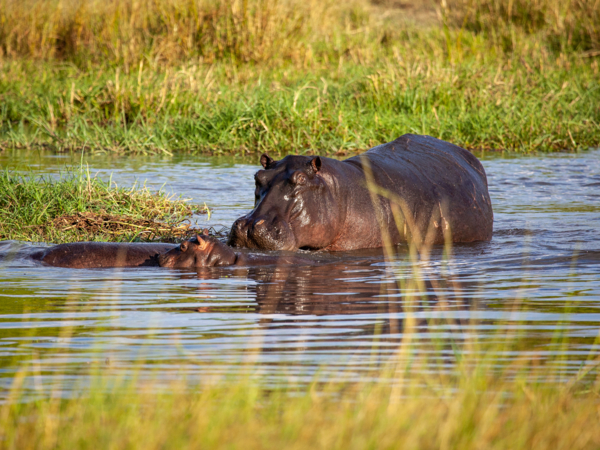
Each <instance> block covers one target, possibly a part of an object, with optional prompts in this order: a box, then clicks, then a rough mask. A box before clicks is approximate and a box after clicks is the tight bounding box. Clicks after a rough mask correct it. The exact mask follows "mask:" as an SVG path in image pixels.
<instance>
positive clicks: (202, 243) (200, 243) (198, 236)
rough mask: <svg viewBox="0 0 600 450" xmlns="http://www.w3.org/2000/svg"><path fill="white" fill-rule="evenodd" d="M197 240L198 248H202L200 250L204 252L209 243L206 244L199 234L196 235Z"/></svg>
mask: <svg viewBox="0 0 600 450" xmlns="http://www.w3.org/2000/svg"><path fill="white" fill-rule="evenodd" d="M196 239H198V248H200V250H204V249H205V248H206V246H207V245H208V242H206V240H204V239H203V238H202V236H200V235H199V234H197V235H196Z"/></svg>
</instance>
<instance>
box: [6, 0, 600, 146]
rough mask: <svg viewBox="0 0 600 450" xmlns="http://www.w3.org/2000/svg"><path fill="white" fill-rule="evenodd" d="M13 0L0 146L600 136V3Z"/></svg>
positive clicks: (561, 142)
mask: <svg viewBox="0 0 600 450" xmlns="http://www.w3.org/2000/svg"><path fill="white" fill-rule="evenodd" d="M411 5H412V4H411V3H409V2H407V3H406V4H405V3H403V2H398V1H392V0H379V1H377V2H374V3H369V2H367V1H366V0H364V1H363V0H353V1H350V2H341V3H340V2H334V1H333V0H323V1H318V2H317V1H314V0H313V1H306V2H300V1H296V0H279V1H278V0H236V1H233V2H225V1H208V0H168V1H151V2H138V1H136V0H112V1H107V2H105V1H100V0H90V1H87V2H76V1H74V0H48V1H39V0H0V98H1V99H2V107H1V108H0V148H4V149H7V148H32V147H39V146H44V147H48V148H50V149H53V150H57V151H73V150H78V151H79V150H81V149H85V150H86V151H93V152H113V151H114V152H130V153H160V152H169V153H171V152H176V151H186V152H203V153H210V154H248V153H260V152H264V151H269V152H271V153H278V154H286V153H300V154H307V153H308V154H310V153H319V154H329V155H331V154H347V153H353V152H357V151H362V150H365V149H368V148H370V147H372V146H374V145H377V144H380V143H383V142H388V141H390V140H393V139H395V138H396V137H398V136H400V135H402V134H404V133H409V132H410V133H418V134H429V135H432V136H435V137H438V138H441V139H444V140H448V141H451V142H453V143H456V144H458V145H461V146H463V147H466V148H469V149H471V150H475V149H478V150H479V149H482V150H511V151H520V152H531V151H555V150H559V151H561V150H562V151H564V150H576V149H586V148H589V147H594V146H599V145H600V86H599V83H598V79H599V78H600V69H599V64H600V12H599V11H598V9H599V8H597V4H596V2H595V1H594V0H574V1H572V2H568V3H564V2H560V1H558V0H535V1H525V0H479V1H475V2H472V1H467V0H447V1H442V2H441V3H433V2H432V3H430V4H429V3H427V2H425V5H426V7H427V8H429V9H427V8H426V11H425V13H426V14H420V13H419V11H420V10H419V8H418V7H416V6H414V5H412V6H411Z"/></svg>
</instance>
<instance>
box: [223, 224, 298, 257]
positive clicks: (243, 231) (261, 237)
mask: <svg viewBox="0 0 600 450" xmlns="http://www.w3.org/2000/svg"><path fill="white" fill-rule="evenodd" d="M295 243H296V239H295V238H294V233H293V232H292V229H291V228H290V226H289V224H288V223H287V222H286V221H284V220H281V219H279V218H278V217H277V216H275V217H268V216H259V217H252V216H250V217H241V218H239V219H238V220H236V221H235V222H234V223H233V225H232V227H231V234H230V236H229V245H231V246H234V247H247V248H260V249H265V250H296V246H295Z"/></svg>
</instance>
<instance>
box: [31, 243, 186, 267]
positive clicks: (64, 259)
mask: <svg viewBox="0 0 600 450" xmlns="http://www.w3.org/2000/svg"><path fill="white" fill-rule="evenodd" d="M173 247H176V244H155V243H148V244H144V243H133V244H132V243H111V242H74V243H70V244H59V245H55V246H53V247H48V248H47V249H43V250H40V251H38V252H36V253H34V254H32V255H31V258H32V259H34V260H37V261H40V262H42V263H43V264H46V265H49V266H55V267H69V268H73V269H92V268H101V267H140V266H158V255H159V254H162V253H166V252H167V251H169V250H171V249H172V248H173Z"/></svg>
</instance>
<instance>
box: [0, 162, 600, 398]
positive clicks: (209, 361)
mask: <svg viewBox="0 0 600 450" xmlns="http://www.w3.org/2000/svg"><path fill="white" fill-rule="evenodd" d="M79 162H80V158H79V157H72V156H68V155H49V154H44V153H35V152H34V153H24V152H14V153H12V154H11V153H6V152H5V153H4V154H0V164H1V165H2V166H3V167H9V168H11V169H14V170H24V169H27V168H30V169H32V170H34V171H36V172H39V173H41V174H56V173H58V172H59V171H60V170H61V168H64V167H65V165H73V164H75V165H79ZM85 162H86V163H87V164H88V165H89V167H90V171H91V172H92V173H96V172H98V173H99V175H100V176H102V177H103V178H108V177H109V176H110V174H112V179H113V180H114V181H116V182H117V183H118V184H119V185H121V186H129V185H131V184H132V183H133V182H134V181H136V180H137V181H138V182H144V180H146V185H147V186H149V187H151V188H153V189H158V188H160V187H161V186H163V185H164V186H165V189H167V190H169V191H172V192H174V193H177V194H182V195H183V196H184V197H185V198H191V199H193V201H194V202H196V203H200V204H202V203H204V202H206V203H207V204H208V205H209V206H210V207H211V209H212V210H213V213H212V215H211V218H210V221H207V220H206V219H207V218H206V216H197V217H195V220H196V221H197V222H198V224H199V225H201V226H216V227H219V226H221V225H223V226H229V225H230V224H231V223H232V222H233V220H234V219H236V218H237V217H239V216H240V215H242V214H244V213H245V212H247V211H248V210H249V209H251V207H252V204H253V177H252V175H253V173H254V172H255V171H256V170H257V166H256V165H253V164H252V163H251V161H248V160H241V159H240V160H236V159H231V158H230V159H216V158H213V159H210V158H206V157H195V156H188V155H180V156H175V157H150V156H147V157H115V156H90V157H86V158H85ZM483 163H484V166H485V168H486V171H487V174H488V180H489V185H490V193H491V197H492V202H493V206H494V213H495V223H494V237H493V240H492V241H491V242H488V243H476V244H469V245H458V246H455V247H454V248H453V250H452V256H451V258H450V259H447V258H445V256H444V250H443V248H436V249H434V250H433V251H432V253H431V255H430V256H429V258H426V259H421V260H420V261H419V262H418V263H417V264H416V266H415V265H413V263H412V262H411V258H410V255H409V254H408V250H407V248H406V247H403V246H400V247H398V248H397V254H396V255H394V256H393V257H391V258H387V259H386V258H384V257H383V255H382V253H381V251H380V250H369V251H360V252H352V253H344V254H321V255H317V256H316V258H318V259H319V260H320V262H321V263H320V265H319V266H317V267H277V268H276V267H261V268H245V269H244V268H222V269H207V270H204V271H201V272H198V273H197V272H192V271H174V270H165V269H160V268H139V269H137V268H131V269H119V270H114V269H98V270H73V269H61V268H48V267H39V266H34V265H32V264H30V263H28V262H26V261H20V262H18V261H17V262H12V263H10V264H6V263H4V264H3V265H2V266H0V394H1V392H2V391H1V388H2V387H5V388H6V387H7V386H9V385H10V380H11V377H13V376H14V374H15V373H16V371H18V370H19V368H21V367H23V366H29V367H31V368H32V370H33V371H34V372H35V373H37V376H35V377H31V378H28V379H27V380H26V386H27V388H28V389H30V390H31V392H32V393H35V392H41V391H43V390H48V389H57V388H60V389H62V390H65V389H66V390H68V389H70V388H72V387H73V386H75V385H78V384H79V385H81V384H85V383H86V382H87V380H88V377H89V376H90V373H91V372H92V371H93V370H92V368H104V367H110V368H111V370H112V372H111V373H116V374H120V375H130V374H133V373H134V372H135V374H136V376H138V377H142V378H143V377H150V378H152V377H154V378H156V377H158V378H161V379H165V380H168V379H171V378H180V377H183V376H185V377H186V378H187V379H190V380H193V379H202V378H206V377H211V376H214V375H219V374H232V373H241V372H243V371H244V370H246V369H245V367H247V366H243V365H240V363H241V362H252V363H253V368H254V370H258V371H259V372H260V374H261V379H263V380H264V381H265V382H267V383H268V382H271V381H276V380H278V379H281V378H290V377H292V378H293V379H295V380H298V381H300V382H303V381H310V380H311V379H312V377H313V376H314V374H315V373H316V372H317V371H319V374H320V375H319V376H321V377H326V378H329V379H341V378H343V379H353V378H360V377H362V376H366V375H367V374H369V373H370V370H371V369H372V368H373V367H376V366H378V365H380V364H381V363H382V362H384V361H386V360H388V359H389V358H390V357H391V356H393V355H395V354H397V352H398V350H399V347H400V345H401V342H402V340H403V339H406V338H407V337H408V334H410V337H411V339H412V342H413V344H414V352H415V353H417V354H418V353H423V354H425V353H427V352H431V349H432V344H431V342H432V340H435V339H442V341H443V342H447V346H445V347H443V348H442V350H441V351H442V354H443V355H445V357H444V358H442V360H440V361H439V363H438V365H437V366H436V365H435V364H434V365H433V366H431V367H430V368H429V370H438V371H448V370H451V368H452V361H453V360H454V357H455V355H454V350H453V347H452V346H451V345H450V344H451V343H452V342H454V343H455V344H457V343H458V344H460V342H462V341H464V340H466V339H471V338H477V339H478V340H479V341H481V342H496V341H501V340H502V339H505V338H506V333H509V334H510V333H518V334H521V335H522V339H521V341H520V345H519V346H517V347H515V348H511V349H510V351H506V352H504V353H502V354H499V355H498V357H497V358H495V362H494V364H497V365H500V364H502V363H507V364H508V363H510V362H511V361H513V360H514V359H515V358H519V357H521V358H523V357H524V358H537V359H539V360H540V361H543V360H545V359H547V358H551V357H553V356H556V355H557V354H560V355H561V356H562V357H563V358H562V362H561V365H560V368H559V369H558V371H559V372H560V373H563V374H564V375H569V374H573V373H575V372H576V371H577V370H579V368H580V367H581V364H582V361H585V360H586V358H587V357H588V355H589V354H590V351H591V352H592V353H593V354H594V355H595V354H596V353H597V352H596V350H595V348H594V347H593V343H594V340H595V338H596V337H597V335H598V332H599V325H600V239H599V237H600V236H599V231H600V151H598V150H596V151H591V152H586V153H580V154H560V155H551V156H526V157H514V156H513V157H500V156H498V155H496V156H490V157H488V158H484V161H483ZM15 247H16V244H15V243H10V242H8V243H6V242H5V243H0V251H4V252H6V251H8V250H10V249H14V248H15ZM415 280H417V281H419V282H420V283H421V284H420V288H418V287H417V286H416V285H415ZM407 317H412V318H415V320H416V322H415V326H414V327H411V328H408V329H407V328H406V318H407ZM557 330H561V333H562V335H561V336H563V337H566V338H568V339H567V340H566V341H564V340H561V339H557ZM565 342H566V343H565ZM446 347H447V348H446ZM134 363H135V364H134ZM134 367H135V369H134ZM140 368H141V370H140ZM1 395H4V394H1Z"/></svg>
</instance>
